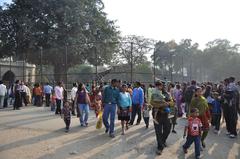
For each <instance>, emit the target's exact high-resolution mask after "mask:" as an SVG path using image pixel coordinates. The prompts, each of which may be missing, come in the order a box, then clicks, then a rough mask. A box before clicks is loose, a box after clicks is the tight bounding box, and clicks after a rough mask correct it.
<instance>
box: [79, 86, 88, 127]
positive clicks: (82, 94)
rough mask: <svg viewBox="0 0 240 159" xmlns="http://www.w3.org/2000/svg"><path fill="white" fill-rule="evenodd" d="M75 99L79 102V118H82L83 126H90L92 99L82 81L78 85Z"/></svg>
mask: <svg viewBox="0 0 240 159" xmlns="http://www.w3.org/2000/svg"><path fill="white" fill-rule="evenodd" d="M75 101H76V102H75V103H77V106H78V108H79V112H80V117H79V120H80V124H81V126H88V114H89V105H90V99H89V95H88V93H87V90H86V88H85V86H84V85H83V84H82V83H80V84H79V85H78V90H77V93H76V97H75Z"/></svg>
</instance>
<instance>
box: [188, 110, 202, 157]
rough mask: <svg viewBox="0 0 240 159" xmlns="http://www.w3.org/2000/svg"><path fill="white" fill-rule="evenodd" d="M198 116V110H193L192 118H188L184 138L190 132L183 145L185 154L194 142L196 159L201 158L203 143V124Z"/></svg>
mask: <svg viewBox="0 0 240 159" xmlns="http://www.w3.org/2000/svg"><path fill="white" fill-rule="evenodd" d="M197 116H198V109H197V108H193V109H191V116H190V117H189V118H188V122H187V124H186V126H185V129H184V135H183V138H185V137H186V132H188V133H187V141H186V143H185V144H184V145H183V151H184V153H187V149H188V148H189V147H190V146H191V145H192V143H193V142H194V145H195V157H196V159H199V158H200V143H201V127H202V122H201V120H200V119H199V118H198V117H197Z"/></svg>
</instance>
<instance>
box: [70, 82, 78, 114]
mask: <svg viewBox="0 0 240 159" xmlns="http://www.w3.org/2000/svg"><path fill="white" fill-rule="evenodd" d="M77 90H78V88H77V83H73V88H72V90H71V101H72V115H76V114H75V97H76V93H77ZM77 115H78V117H79V109H78V106H77Z"/></svg>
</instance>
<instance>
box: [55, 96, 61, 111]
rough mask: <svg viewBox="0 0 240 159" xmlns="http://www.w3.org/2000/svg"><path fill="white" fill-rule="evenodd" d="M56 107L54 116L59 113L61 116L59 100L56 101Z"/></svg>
mask: <svg viewBox="0 0 240 159" xmlns="http://www.w3.org/2000/svg"><path fill="white" fill-rule="evenodd" d="M56 105H57V109H56V112H55V114H59V113H60V114H61V100H59V99H56Z"/></svg>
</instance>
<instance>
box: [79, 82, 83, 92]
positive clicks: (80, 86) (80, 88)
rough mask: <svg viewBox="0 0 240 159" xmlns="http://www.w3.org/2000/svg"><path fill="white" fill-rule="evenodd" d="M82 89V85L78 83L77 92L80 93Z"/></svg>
mask: <svg viewBox="0 0 240 159" xmlns="http://www.w3.org/2000/svg"><path fill="white" fill-rule="evenodd" d="M82 88H83V83H79V84H78V91H81V90H82Z"/></svg>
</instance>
